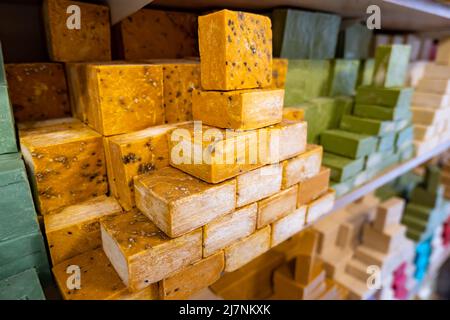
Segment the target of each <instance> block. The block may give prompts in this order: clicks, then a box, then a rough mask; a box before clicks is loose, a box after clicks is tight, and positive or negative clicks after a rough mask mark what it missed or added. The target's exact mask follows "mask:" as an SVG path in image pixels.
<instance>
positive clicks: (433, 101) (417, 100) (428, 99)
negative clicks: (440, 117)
mask: <svg viewBox="0 0 450 320" xmlns="http://www.w3.org/2000/svg"><path fill="white" fill-rule="evenodd" d="M412 104H413V106H415V107H428V108H435V109H440V108H448V107H450V94H439V93H428V92H420V91H416V92H414V95H413V98H412Z"/></svg>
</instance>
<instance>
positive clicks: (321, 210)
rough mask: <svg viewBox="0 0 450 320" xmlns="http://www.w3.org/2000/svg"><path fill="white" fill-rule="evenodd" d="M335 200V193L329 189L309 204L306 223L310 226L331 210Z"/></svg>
mask: <svg viewBox="0 0 450 320" xmlns="http://www.w3.org/2000/svg"><path fill="white" fill-rule="evenodd" d="M335 198H336V192H335V191H334V190H333V189H329V190H328V191H327V193H325V194H324V195H323V196H321V197H320V198H317V199H316V200H314V201H312V202H310V203H309V205H308V212H307V213H306V223H307V224H311V223H313V222H314V221H316V220H317V219H319V218H320V217H322V216H324V215H325V214H327V213H329V212H330V211H331V210H332V209H333V206H334V200H335Z"/></svg>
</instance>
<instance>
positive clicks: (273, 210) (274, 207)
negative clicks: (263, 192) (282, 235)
mask: <svg viewBox="0 0 450 320" xmlns="http://www.w3.org/2000/svg"><path fill="white" fill-rule="evenodd" d="M297 193H298V187H297V186H296V185H295V186H293V187H291V188H289V189H286V190H282V191H280V192H278V193H276V194H274V195H273V196H270V197H268V198H265V199H263V200H260V201H258V217H257V227H258V228H262V227H264V226H266V225H268V224H270V223H272V222H274V221H276V220H279V219H280V218H282V217H284V216H286V215H288V214H290V213H291V212H293V211H294V210H295V208H296V207H297ZM272 231H273V230H272Z"/></svg>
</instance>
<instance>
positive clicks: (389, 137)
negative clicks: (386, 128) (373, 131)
mask: <svg viewBox="0 0 450 320" xmlns="http://www.w3.org/2000/svg"><path fill="white" fill-rule="evenodd" d="M396 137H397V134H396V133H395V132H391V133H387V134H385V135H384V136H381V137H378V142H377V152H386V151H389V150H393V149H394V146H395V142H396Z"/></svg>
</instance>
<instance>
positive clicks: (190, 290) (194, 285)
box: [159, 251, 224, 300]
mask: <svg viewBox="0 0 450 320" xmlns="http://www.w3.org/2000/svg"><path fill="white" fill-rule="evenodd" d="M223 268H224V254H223V251H220V252H218V253H216V254H214V255H212V256H209V257H208V258H204V259H202V260H200V261H198V262H195V263H194V264H192V265H190V266H188V267H186V268H184V269H183V270H181V271H180V272H177V273H176V274H174V275H173V276H170V277H168V278H165V279H163V280H161V281H160V282H159V292H160V296H161V299H163V300H184V299H187V298H189V297H190V296H191V295H193V294H194V293H196V292H197V291H199V290H201V289H203V288H206V287H208V286H209V285H211V284H213V283H214V282H216V281H217V280H219V278H220V274H221V273H222V271H223Z"/></svg>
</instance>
